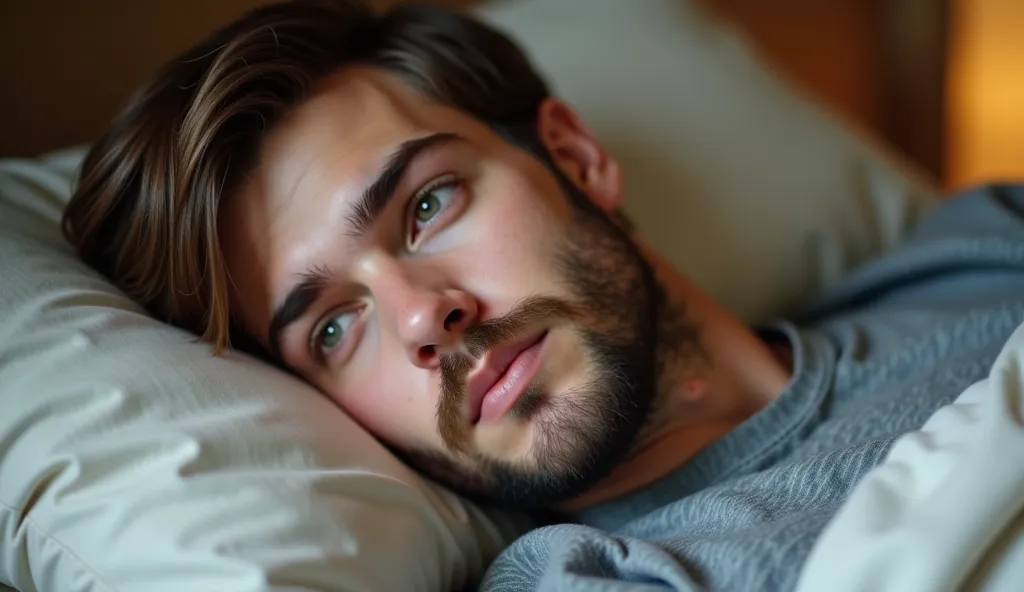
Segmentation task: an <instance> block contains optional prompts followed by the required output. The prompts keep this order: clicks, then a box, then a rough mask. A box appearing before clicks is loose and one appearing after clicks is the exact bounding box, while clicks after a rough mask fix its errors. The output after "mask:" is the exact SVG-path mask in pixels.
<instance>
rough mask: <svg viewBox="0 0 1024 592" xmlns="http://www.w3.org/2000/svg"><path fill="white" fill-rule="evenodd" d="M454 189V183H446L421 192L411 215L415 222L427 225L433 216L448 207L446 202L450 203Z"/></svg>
mask: <svg viewBox="0 0 1024 592" xmlns="http://www.w3.org/2000/svg"><path fill="white" fill-rule="evenodd" d="M456 188H457V186H456V184H455V183H447V184H444V185H438V186H436V187H434V188H432V189H429V190H427V191H425V192H423V194H422V195H420V197H419V198H417V199H416V203H415V204H414V208H415V210H414V212H413V215H414V216H415V217H416V222H418V223H420V224H429V223H430V221H431V220H433V219H434V217H435V216H437V215H438V214H439V213H441V212H442V211H444V209H445V208H446V207H448V202H450V201H451V199H452V196H453V195H454V194H455V190H456Z"/></svg>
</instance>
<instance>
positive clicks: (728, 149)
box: [481, 0, 936, 321]
mask: <svg viewBox="0 0 1024 592" xmlns="http://www.w3.org/2000/svg"><path fill="white" fill-rule="evenodd" d="M700 4H702V3H701V2H697V1H693V0H509V1H503V2H495V3H494V5H493V6H491V5H488V8H487V9H485V10H483V11H481V13H482V14H483V15H484V16H485V17H486V18H487V19H488V20H490V21H491V22H493V23H495V24H497V25H498V26H501V27H505V28H506V29H508V30H511V31H513V32H514V34H515V36H516V37H517V38H518V39H519V40H521V42H522V43H523V45H525V47H526V48H527V50H528V52H529V53H530V54H531V55H532V56H533V58H534V62H535V63H536V64H538V66H539V67H540V68H541V69H542V70H543V71H545V72H546V73H547V75H548V76H547V78H548V80H549V81H551V83H552V85H553V86H554V87H555V91H556V93H557V94H559V95H560V96H561V97H563V98H565V99H566V100H567V102H569V103H570V104H572V105H573V106H574V107H576V108H577V110H578V111H579V112H580V113H581V115H582V116H583V119H584V120H585V121H586V122H587V124H588V125H589V126H590V127H591V128H592V129H593V131H594V132H595V133H596V134H597V136H598V137H599V138H601V139H602V141H603V142H604V143H605V144H606V146H607V147H608V148H609V150H610V151H611V153H612V154H613V155H615V156H616V157H617V159H618V160H619V162H620V163H621V164H622V165H623V166H624V169H625V174H626V189H627V194H626V210H627V211H628V213H630V214H631V217H632V218H633V219H634V221H635V222H636V223H637V226H638V228H639V229H640V230H641V233H642V234H643V235H644V236H645V237H646V238H647V240H648V241H649V242H650V243H651V244H652V245H653V246H654V247H655V248H656V249H657V250H658V251H659V252H661V253H662V254H664V255H665V256H666V257H667V258H668V259H669V260H670V261H672V262H673V263H674V264H675V265H676V267H678V268H680V269H683V270H685V271H686V273H687V274H688V275H689V276H690V277H692V278H693V279H694V280H695V281H696V282H697V283H698V284H699V285H701V286H703V287H704V288H705V289H706V290H707V291H709V292H710V293H711V295H712V296H714V297H716V298H717V299H718V300H719V301H720V302H723V303H724V304H726V305H727V306H728V307H729V308H731V309H732V310H733V311H734V312H736V313H737V314H739V315H740V316H741V317H743V318H744V319H747V320H749V321H761V320H765V319H767V318H770V317H773V316H776V315H778V314H780V313H781V312H784V311H786V310H789V309H791V308H792V307H793V306H794V305H795V304H797V303H799V302H800V301H801V300H803V299H805V298H806V297H808V296H809V295H810V294H812V293H814V292H816V291H818V290H820V289H821V288H823V287H826V286H828V285H830V284H831V283H833V282H834V281H836V280H837V279H838V278H839V277H841V276H842V274H843V273H844V272H845V271H846V270H848V269H849V268H851V267H853V266H855V265H857V264H859V263H861V262H863V261H864V260H865V259H867V258H869V257H871V256H873V255H877V254H879V253H880V252H882V251H883V250H885V249H887V248H889V247H891V246H892V245H893V244H894V243H895V242H896V241H897V240H898V239H899V238H900V237H901V236H902V235H903V234H904V232H905V231H906V229H907V227H908V226H909V225H910V224H911V223H912V222H914V221H915V220H916V219H917V218H918V217H919V216H920V214H921V213H923V211H925V210H926V209H927V208H928V207H929V206H930V205H931V204H933V203H934V201H935V200H934V197H933V196H934V195H935V192H936V190H935V188H934V187H933V186H932V185H931V184H930V183H928V182H926V181H924V178H923V176H921V175H920V173H918V172H916V171H911V170H910V168H909V167H908V166H906V165H904V164H901V163H900V162H898V161H897V160H896V159H894V158H893V157H891V156H889V155H887V154H884V153H883V152H882V151H881V149H880V148H879V147H878V146H875V145H873V144H871V143H869V142H868V141H867V140H866V139H864V138H862V137H861V136H860V134H858V133H857V132H856V131H854V130H852V129H851V128H850V127H849V126H847V125H845V124H843V123H841V122H840V121H839V120H838V119H837V118H835V117H834V116H832V115H830V114H829V113H827V112H826V111H825V109H823V108H821V107H819V106H816V105H815V104H813V103H812V102H810V101H809V100H807V99H805V98H804V97H803V96H802V95H801V94H799V93H798V92H797V91H795V90H794V89H793V88H791V87H790V86H789V85H788V84H787V83H785V82H783V80H782V79H781V78H779V77H778V76H776V75H775V74H774V73H773V72H772V71H771V70H770V69H769V68H768V67H766V65H765V64H764V62H763V61H761V60H760V58H759V57H758V56H757V55H756V54H755V53H754V52H752V51H751V49H750V48H749V47H748V46H747V45H746V44H745V43H744V40H743V39H742V38H741V36H740V35H739V34H738V33H737V32H736V31H735V30H734V29H733V28H731V27H728V26H725V25H724V24H723V23H720V22H715V21H713V20H712V19H711V18H710V17H709V16H708V15H707V14H705V13H703V12H702V11H701V10H700V9H699V5H700Z"/></svg>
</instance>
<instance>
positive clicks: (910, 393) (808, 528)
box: [482, 186, 1024, 592]
mask: <svg viewBox="0 0 1024 592" xmlns="http://www.w3.org/2000/svg"><path fill="white" fill-rule="evenodd" d="M1022 322H1024V187H995V186H993V187H985V188H977V189H974V190H972V191H969V192H965V193H964V194H962V195H960V196H957V197H956V198H955V199H951V201H949V202H948V203H946V204H945V205H943V206H941V207H940V208H939V209H937V210H936V211H935V212H934V213H932V214H931V215H929V216H927V217H926V218H925V219H924V220H922V222H921V223H920V224H919V225H918V227H917V228H916V229H915V231H914V232H913V233H912V234H911V236H910V237H909V239H908V241H907V242H906V243H905V244H904V245H902V246H901V247H900V248H899V249H898V250H897V251H895V252H893V253H891V254H890V255H887V256H886V257H884V258H883V259H881V260H878V261H876V262H873V263H871V264H870V265H867V266H865V267H863V268H861V269H860V270H858V271H857V272H855V273H854V274H853V275H852V276H851V277H849V278H848V279H847V280H846V281H845V282H844V283H843V284H842V285H840V286H838V287H837V288H836V289H835V290H834V291H832V292H831V293H830V294H827V295H825V296H824V297H822V298H821V299H820V300H819V301H818V302H816V303H815V304H813V305H812V306H810V307H809V308H808V309H807V310H806V311H805V312H803V313H802V314H800V315H798V316H797V317H795V318H793V319H792V320H790V321H787V322H780V323H778V324H776V325H775V326H772V327H766V328H762V329H761V330H762V331H765V332H771V333H775V334H777V335H780V336H782V337H784V338H785V339H787V340H788V341H789V343H790V345H791V347H792V349H793V353H794V361H795V363H794V374H793V377H792V379H791V381H790V384H789V385H788V386H787V388H786V390H785V391H784V392H783V393H782V394H781V395H780V396H779V397H778V398H777V399H776V400H775V401H773V402H772V403H771V404H770V405H768V406H767V407H766V408H764V409H763V410H762V411H760V412H759V413H757V414H756V415H754V416H753V417H751V418H750V419H749V420H747V421H746V422H744V423H743V424H741V425H739V426H738V427H737V428H736V429H734V430H733V431H732V432H730V433H729V434H727V435H726V436H725V437H723V438H722V439H720V440H719V441H717V442H715V443H713V444H712V445H710V446H708V447H707V448H705V449H704V450H702V451H701V452H700V453H698V454H697V455H696V456H695V457H694V458H693V459H692V460H690V461H689V462H687V463H685V464H684V465H682V466H680V467H679V468H678V469H676V470H675V471H674V472H672V473H670V474H669V475H667V476H665V477H663V478H662V479H660V480H658V481H656V482H654V483H653V484H651V485H649V486H647V487H644V488H642V489H640V490H638V491H635V492H633V493H631V494H629V495H626V496H623V497H620V498H618V499H614V500H611V501H608V502H606V503H602V504H600V505H597V506H595V507H591V508H588V509H587V510H585V511H582V512H579V513H578V514H576V515H574V516H571V517H569V518H568V520H569V522H568V523H565V524H558V525H553V526H546V527H543V528H540V529H537V530H535V531H533V532H531V533H529V534H527V535H525V536H524V537H522V538H521V539H519V540H518V541H517V542H516V543H514V544H513V545H512V546H511V547H510V548H508V549H507V550H506V551H505V552H504V553H503V554H502V555H501V556H500V557H499V558H498V560H497V561H496V562H495V563H494V564H493V565H492V566H491V569H490V570H489V571H488V574H487V577H486V579H485V581H484V583H483V586H482V589H483V590H486V591H501V592H504V591H512V590H516V591H521V590H535V589H540V590H558V591H565V592H575V591H581V592H582V591H584V590H586V591H611V590H629V591H634V590H637V591H638V590H705V589H711V590H731V591H735V590H757V591H773V590H790V589H792V588H794V587H795V585H796V583H797V580H798V577H799V574H800V569H801V566H802V565H803V563H804V561H805V559H806V558H807V556H808V553H809V552H810V550H811V548H812V547H813V545H814V543H815V540H816V539H817V537H818V535H819V534H820V532H821V531H822V529H823V528H824V527H825V525H826V524H827V523H828V521H829V519H830V518H831V517H832V516H833V515H834V513H835V512H836V510H837V508H838V507H839V506H840V505H841V504H842V502H843V500H844V499H845V498H846V497H847V495H848V494H849V492H850V491H851V489H852V488H853V486H854V485H855V484H856V483H857V482H858V480H859V479H860V478H861V477H863V476H864V474H865V473H866V472H867V471H868V470H869V469H871V468H872V467H873V466H875V465H877V464H878V463H879V462H881V461H882V460H883V458H884V456H885V454H886V452H887V451H888V449H889V447H890V446H891V444H892V443H893V441H894V440H895V439H896V438H897V437H898V436H899V435H901V434H903V433H905V432H907V431H909V430H913V429H916V428H918V427H920V426H921V425H922V424H923V423H924V422H925V420H926V419H927V418H928V417H929V416H930V415H931V414H932V413H934V412H935V411H936V410H937V409H938V408H939V407H941V406H943V405H946V404H948V403H950V402H951V401H953V400H954V399H955V398H956V397H957V396H958V395H959V394H960V393H961V392H962V391H963V390H964V389H965V388H967V387H968V386H969V385H971V384H972V383H974V382H976V381H978V380H981V379H982V378H984V377H985V376H986V375H987V373H988V370H989V368H990V367H991V365H992V362H993V361H994V359H995V357H996V355H997V354H998V352H999V351H1000V349H1001V348H1002V346H1003V344H1004V343H1005V341H1006V339H1007V338H1008V337H1009V336H1010V334H1011V333H1012V332H1013V330H1014V329H1015V328H1016V327H1017V326H1018V325H1020V324H1021V323H1022Z"/></svg>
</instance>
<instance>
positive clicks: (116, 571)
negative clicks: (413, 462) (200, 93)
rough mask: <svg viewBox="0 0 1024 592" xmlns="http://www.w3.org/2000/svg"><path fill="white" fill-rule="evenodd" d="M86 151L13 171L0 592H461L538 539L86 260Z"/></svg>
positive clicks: (0, 362)
mask: <svg viewBox="0 0 1024 592" xmlns="http://www.w3.org/2000/svg"><path fill="white" fill-rule="evenodd" d="M80 156H81V151H74V152H70V153H63V154H56V155H52V156H50V157H48V158H44V159H41V160H40V161H37V162H19V161H5V162H2V163H0V277H2V278H3V282H2V283H0V408H2V409H3V413H2V414H0V583H8V584H11V585H13V586H14V587H15V588H17V589H19V590H21V591H22V592H32V591H35V590H44V591H55V592H56V591H60V592H78V591H86V590H89V591H92V590H119V591H129V590H146V591H147V592H155V591H159V590H167V591H174V592H180V591H182V590H217V591H223V592H228V591H243V590H267V589H273V590H285V589H287V590H298V589H303V590H359V591H377V590H448V589H459V588H463V587H465V586H467V585H471V584H472V583H473V582H475V581H477V580H478V579H479V578H480V577H481V576H482V573H483V569H484V568H485V567H486V565H487V563H488V562H489V560H490V559H491V558H492V557H493V556H494V555H495V554H496V553H497V552H498V551H500V549H501V548H502V547H503V546H504V545H505V544H507V543H508V542H510V540H511V539H512V538H513V537H514V536H516V535H517V534H518V533H519V532H521V531H522V530H523V529H524V528H525V527H526V526H528V525H527V523H526V522H525V521H519V522H517V521H516V517H515V516H506V515H504V514H499V513H491V514H487V513H485V512H484V511H483V510H482V509H480V508H478V507H476V506H474V505H473V504H470V503H468V502H465V501H463V500H462V499H460V498H458V497H456V496H455V495H454V494H451V493H449V492H447V491H446V490H444V489H441V488H439V487H435V486H433V485H431V484H429V483H427V482H426V481H425V480H423V479H421V478H420V477H419V476H418V475H416V474H415V473H414V472H412V471H411V470H410V469H408V468H406V467H405V466H403V465H402V464H401V463H400V462H399V461H398V460H397V459H396V458H394V457H393V456H391V454H390V453H388V452H387V451H386V450H385V449H384V448H383V447H382V446H381V445H379V444H378V443H377V442H376V441H375V440H374V439H373V438H371V437H370V435H369V434H368V433H367V432H365V431H364V430H362V429H361V428H360V427H358V426H357V425H356V424H355V423H354V422H353V421H352V420H351V419H349V418H348V416H346V415H345V414H344V413H342V412H341V411H340V410H339V409H337V408H336V407H334V406H333V405H332V404H330V403H329V402H328V401H327V399H326V398H324V397H321V396H320V395H319V394H318V393H317V392H316V391H314V390H313V389H312V388H311V387H309V386H307V385H306V384H304V383H301V382H299V381H298V380H297V379H294V378H292V377H291V376H290V375H287V374H285V373H284V372H281V371H278V370H276V369H274V368H271V367H270V366H268V365H265V364H263V363H260V362H257V361H255V360H254V359H249V358H246V357H245V356H243V355H236V354H232V355H228V356H226V357H222V358H221V357H213V356H211V355H210V350H209V346H208V345H206V344H203V343H198V342H197V341H196V339H195V338H194V337H192V336H191V335H187V334H185V333H184V332H182V331H179V330H177V329H175V328H172V327H169V326H166V325H163V324H162V323H159V322H158V321H156V320H154V319H152V318H151V317H149V316H147V315H145V314H144V313H143V311H142V310H141V309H140V308H139V307H138V306H136V305H135V304H133V303H132V302H131V301H129V300H128V299H127V298H125V297H124V296H123V295H121V294H120V293H119V292H118V291H117V290H116V289H114V288H113V287H112V286H111V285H109V284H108V283H107V282H105V281H104V280H102V279H101V278H100V277H99V275H98V274H95V273H93V272H92V271H91V270H90V269H88V268H86V267H85V265H84V264H81V263H79V262H78V261H77V259H76V258H75V256H74V254H73V252H72V250H71V248H70V247H69V246H68V245H67V244H66V243H65V242H64V241H63V240H62V238H61V235H60V232H59V227H58V219H59V214H60V208H61V206H62V202H64V201H65V200H66V199H67V197H68V194H69V187H70V179H71V177H70V174H71V173H72V171H73V170H74V168H75V165H76V163H77V162H78V161H79V160H80Z"/></svg>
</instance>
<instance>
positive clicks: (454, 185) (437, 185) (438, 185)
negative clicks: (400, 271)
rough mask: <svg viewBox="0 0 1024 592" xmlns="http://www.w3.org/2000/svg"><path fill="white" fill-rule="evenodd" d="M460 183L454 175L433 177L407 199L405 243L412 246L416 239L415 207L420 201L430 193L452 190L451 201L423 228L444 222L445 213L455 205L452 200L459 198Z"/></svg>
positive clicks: (460, 179) (461, 180) (461, 181)
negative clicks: (407, 236) (406, 239)
mask: <svg viewBox="0 0 1024 592" xmlns="http://www.w3.org/2000/svg"><path fill="white" fill-rule="evenodd" d="M462 183H463V179H462V178H461V177H459V176H458V175H456V174H455V173H448V174H446V175H441V176H440V177H435V178H434V179H433V180H431V181H430V182H429V183H427V184H426V185H424V186H423V187H422V188H421V189H420V190H419V191H417V192H416V193H414V194H413V196H412V197H411V198H410V199H409V202H408V205H407V206H406V219H407V220H408V232H409V238H408V241H407V242H408V243H409V244H414V243H415V242H416V240H417V238H418V237H416V236H413V232H414V231H415V229H416V205H417V204H419V203H420V200H421V199H423V198H424V197H426V196H428V195H430V194H431V193H432V192H434V191H437V190H438V189H444V188H451V189H452V191H453V192H454V193H453V195H452V196H451V200H449V202H448V203H447V204H445V206H444V208H443V209H441V210H440V211H439V212H438V213H437V214H436V215H435V216H434V218H433V219H431V221H430V222H426V223H425V228H426V227H430V226H433V225H435V224H438V222H439V221H441V220H444V217H445V215H446V214H447V212H449V211H450V210H451V209H452V208H453V207H454V205H455V204H454V203H453V200H457V199H458V198H459V196H460V194H461V192H460V189H461V185H462Z"/></svg>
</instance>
